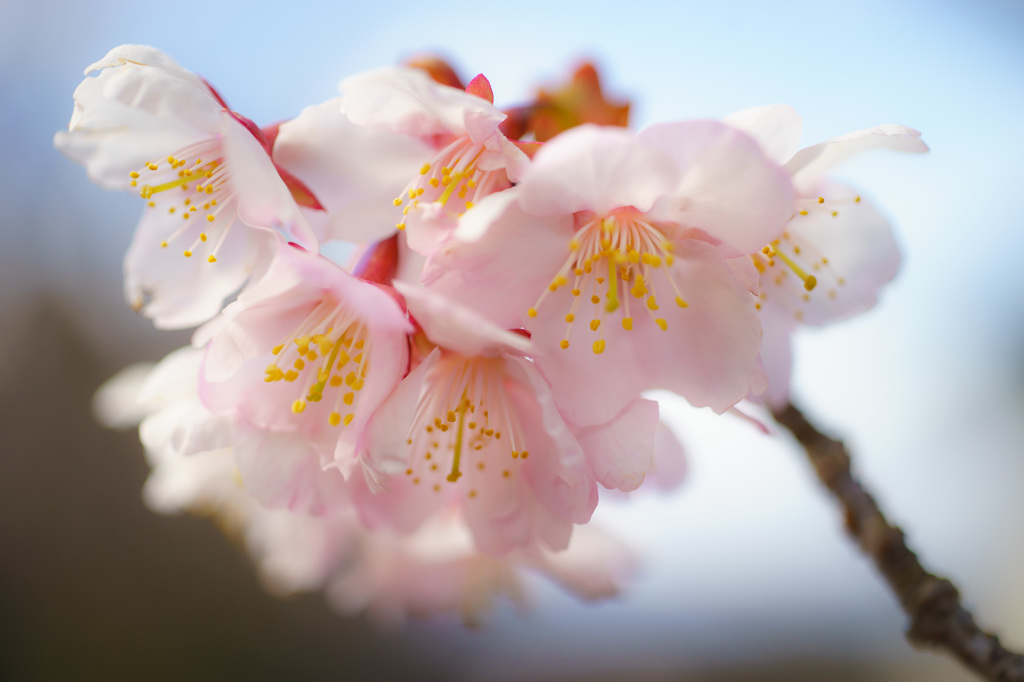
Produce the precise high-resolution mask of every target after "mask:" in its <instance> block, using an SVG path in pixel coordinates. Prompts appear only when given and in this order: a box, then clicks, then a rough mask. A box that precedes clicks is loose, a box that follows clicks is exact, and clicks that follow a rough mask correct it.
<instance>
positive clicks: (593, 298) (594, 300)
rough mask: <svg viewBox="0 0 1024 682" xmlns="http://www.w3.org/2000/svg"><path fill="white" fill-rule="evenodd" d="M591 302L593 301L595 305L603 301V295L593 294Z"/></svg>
mask: <svg viewBox="0 0 1024 682" xmlns="http://www.w3.org/2000/svg"><path fill="white" fill-rule="evenodd" d="M590 302H591V303H593V304H594V305H597V304H598V303H600V302H601V297H600V296H597V295H594V296H591V297H590Z"/></svg>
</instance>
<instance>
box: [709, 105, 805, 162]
mask: <svg viewBox="0 0 1024 682" xmlns="http://www.w3.org/2000/svg"><path fill="white" fill-rule="evenodd" d="M722 123H726V124H728V125H731V126H732V127H733V128H739V129H740V130H742V131H743V132H745V133H746V134H747V135H750V136H751V137H752V138H754V139H755V140H757V141H758V143H759V144H760V145H761V149H763V150H764V153H765V155H766V156H767V157H768V158H769V159H771V160H772V161H775V162H776V163H779V164H782V163H785V162H786V161H789V160H790V159H791V158H792V157H793V154H794V153H796V150H797V149H799V147H800V133H801V132H802V130H803V121H801V119H800V114H798V113H796V109H794V108H793V107H791V106H789V105H788V104H770V105H767V106H761V107H753V108H750V109H744V110H743V111H737V112H735V113H733V114H729V115H728V116H726V117H725V118H723V119H722Z"/></svg>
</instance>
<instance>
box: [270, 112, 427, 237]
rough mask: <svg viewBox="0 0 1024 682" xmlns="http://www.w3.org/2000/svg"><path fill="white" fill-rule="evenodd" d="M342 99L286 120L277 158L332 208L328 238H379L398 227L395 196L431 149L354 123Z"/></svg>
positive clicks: (411, 139) (398, 136) (321, 201)
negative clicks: (342, 110) (345, 112)
mask: <svg viewBox="0 0 1024 682" xmlns="http://www.w3.org/2000/svg"><path fill="white" fill-rule="evenodd" d="M340 106H341V99H340V98H335V99H332V100H329V101H327V102H324V103H323V104H319V105H317V106H312V107H308V108H306V109H305V110H303V112H302V113H301V114H299V116H298V117H296V118H295V119H293V120H291V121H288V122H286V123H283V124H282V125H281V128H280V131H279V133H278V136H277V140H276V141H275V142H274V160H275V161H276V162H277V163H278V164H279V165H280V166H281V167H282V168H284V169H285V170H287V171H289V172H290V173H292V174H293V175H295V177H297V178H299V179H300V180H302V181H303V182H304V183H305V184H306V186H307V187H309V189H310V190H312V192H313V194H314V195H316V197H317V199H319V200H320V203H321V204H322V205H323V206H324V208H326V209H327V214H328V222H327V227H326V233H325V234H323V235H321V237H322V238H324V239H345V240H348V241H354V242H365V241H376V240H378V239H382V238H384V237H387V236H389V235H390V234H392V233H393V232H394V231H395V223H397V222H399V221H400V219H401V209H400V208H396V207H395V206H394V205H393V204H392V200H393V199H394V198H395V197H397V196H398V195H399V194H401V193H402V190H403V189H404V188H405V186H406V185H407V184H408V183H409V181H410V180H412V179H413V178H414V177H416V175H417V174H418V173H419V169H420V167H421V166H422V165H423V162H424V161H425V160H427V159H429V158H430V156H431V154H432V149H431V147H430V146H428V145H427V144H426V143H424V142H422V141H420V140H419V139H417V138H415V137H410V136H407V135H396V134H394V133H389V132H386V131H380V130H376V129H374V128H369V127H365V126H358V125H355V124H354V123H352V122H351V121H350V120H349V119H348V118H347V117H346V116H345V115H344V114H342V113H341V109H340Z"/></svg>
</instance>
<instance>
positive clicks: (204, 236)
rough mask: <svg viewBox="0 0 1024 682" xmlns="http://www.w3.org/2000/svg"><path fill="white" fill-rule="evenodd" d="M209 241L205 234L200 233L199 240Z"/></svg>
mask: <svg viewBox="0 0 1024 682" xmlns="http://www.w3.org/2000/svg"><path fill="white" fill-rule="evenodd" d="M207 239H208V237H207V236H206V233H205V232H200V233H199V240H200V241H204V242H205V241H206V240H207Z"/></svg>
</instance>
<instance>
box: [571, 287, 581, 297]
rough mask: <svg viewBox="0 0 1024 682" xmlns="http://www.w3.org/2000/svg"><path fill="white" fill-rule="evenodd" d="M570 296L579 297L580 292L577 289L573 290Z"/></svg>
mask: <svg viewBox="0 0 1024 682" xmlns="http://www.w3.org/2000/svg"><path fill="white" fill-rule="evenodd" d="M572 295H573V296H579V295H580V290H579V289H573V290H572Z"/></svg>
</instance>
